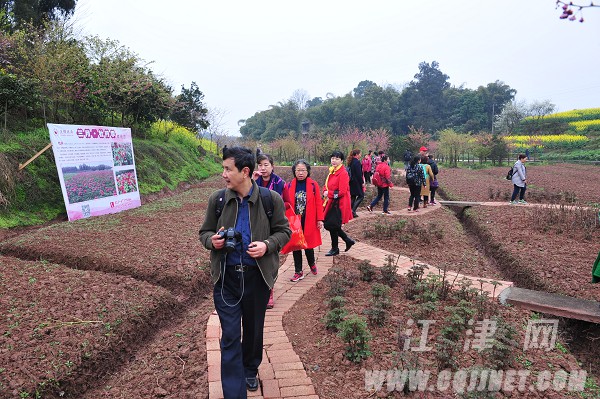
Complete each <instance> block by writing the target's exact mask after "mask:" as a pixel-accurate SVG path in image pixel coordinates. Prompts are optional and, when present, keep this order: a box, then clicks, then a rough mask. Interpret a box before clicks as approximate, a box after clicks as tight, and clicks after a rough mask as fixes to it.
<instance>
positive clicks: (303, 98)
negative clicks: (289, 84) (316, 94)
mask: <svg viewBox="0 0 600 399" xmlns="http://www.w3.org/2000/svg"><path fill="white" fill-rule="evenodd" d="M309 100H310V95H309V94H308V92H307V91H306V90H304V89H298V90H295V91H294V92H293V93H292V96H291V97H290V101H291V102H293V103H294V104H296V105H297V106H298V109H299V110H301V111H304V110H305V109H306V103H308V101H309Z"/></svg>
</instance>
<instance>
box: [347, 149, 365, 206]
mask: <svg viewBox="0 0 600 399" xmlns="http://www.w3.org/2000/svg"><path fill="white" fill-rule="evenodd" d="M360 158H361V155H360V150H357V149H354V150H352V152H351V153H350V155H348V159H347V160H346V165H347V167H348V174H349V175H350V198H351V199H352V216H353V217H358V215H357V214H356V210H357V209H358V206H359V205H360V203H361V202H362V200H363V198H365V178H364V176H363V172H362V164H361V162H360Z"/></svg>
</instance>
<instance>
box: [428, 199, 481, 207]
mask: <svg viewBox="0 0 600 399" xmlns="http://www.w3.org/2000/svg"><path fill="white" fill-rule="evenodd" d="M438 202H439V203H440V204H441V205H446V206H462V207H464V208H466V207H469V206H476V205H483V202H474V201H446V200H439V201H438Z"/></svg>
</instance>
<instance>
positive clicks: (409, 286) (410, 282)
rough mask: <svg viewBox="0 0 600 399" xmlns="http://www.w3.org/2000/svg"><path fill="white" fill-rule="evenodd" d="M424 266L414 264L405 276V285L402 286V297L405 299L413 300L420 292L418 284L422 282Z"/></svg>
mask: <svg viewBox="0 0 600 399" xmlns="http://www.w3.org/2000/svg"><path fill="white" fill-rule="evenodd" d="M425 268H427V266H426V265H422V264H414V265H413V266H412V267H411V268H410V270H409V271H408V273H407V274H406V284H405V286H404V296H405V297H406V299H413V298H414V297H415V295H417V294H418V293H419V292H420V288H419V283H420V282H421V281H423V276H424V275H425Z"/></svg>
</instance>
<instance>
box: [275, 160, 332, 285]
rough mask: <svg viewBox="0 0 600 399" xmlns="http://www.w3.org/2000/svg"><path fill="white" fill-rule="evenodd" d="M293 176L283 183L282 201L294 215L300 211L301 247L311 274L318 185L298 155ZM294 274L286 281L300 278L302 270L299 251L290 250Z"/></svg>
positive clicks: (319, 222) (319, 209) (319, 212)
mask: <svg viewBox="0 0 600 399" xmlns="http://www.w3.org/2000/svg"><path fill="white" fill-rule="evenodd" d="M292 174H293V175H294V179H292V181H290V182H289V183H286V184H285V186H284V187H283V195H282V196H283V201H284V202H285V203H286V204H290V206H291V207H292V209H293V210H294V211H295V213H296V215H302V231H303V232H304V237H305V238H306V244H307V248H306V249H305V250H304V254H305V255H306V261H307V262H308V266H309V267H310V271H311V272H312V274H317V265H316V264H315V250H314V248H316V247H318V246H319V245H321V244H322V241H321V231H320V230H321V229H322V228H323V206H322V204H321V198H320V195H319V194H320V193H321V191H320V189H319V185H318V184H317V182H316V181H314V180H313V179H311V178H310V177H309V176H310V165H309V164H308V162H307V161H305V160H304V159H299V160H297V161H296V162H294V164H293V165H292ZM292 254H293V255H294V271H295V273H294V276H293V277H292V278H291V279H290V281H293V282H296V281H300V280H302V279H303V278H304V273H303V272H302V251H293V252H292Z"/></svg>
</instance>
